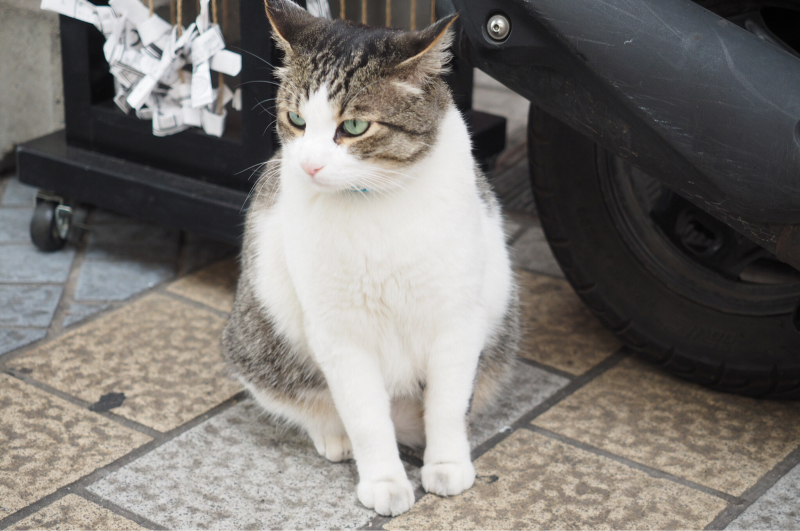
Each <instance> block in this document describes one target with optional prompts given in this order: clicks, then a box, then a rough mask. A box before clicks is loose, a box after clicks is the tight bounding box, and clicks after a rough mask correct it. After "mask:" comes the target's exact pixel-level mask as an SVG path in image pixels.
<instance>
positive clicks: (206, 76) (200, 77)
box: [192, 63, 214, 109]
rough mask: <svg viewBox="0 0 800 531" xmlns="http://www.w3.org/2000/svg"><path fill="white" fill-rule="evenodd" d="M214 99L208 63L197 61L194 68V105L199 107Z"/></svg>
mask: <svg viewBox="0 0 800 531" xmlns="http://www.w3.org/2000/svg"><path fill="white" fill-rule="evenodd" d="M212 101H214V91H213V89H212V87H211V71H210V70H209V69H208V63H195V64H194V68H193V69H192V107H194V108H195V109H197V108H198V107H203V106H205V105H208V104H209V103H211V102H212Z"/></svg>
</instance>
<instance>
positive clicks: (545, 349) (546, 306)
mask: <svg viewBox="0 0 800 531" xmlns="http://www.w3.org/2000/svg"><path fill="white" fill-rule="evenodd" d="M517 278H518V279H519V284H520V288H521V290H520V298H521V301H522V316H523V321H522V323H523V326H524V327H525V335H524V338H523V341H522V344H521V346H520V355H521V356H523V357H526V358H529V359H532V360H534V361H538V362H539V363H543V364H545V365H548V366H550V367H554V368H556V369H560V370H562V371H564V372H567V373H570V374H575V375H579V374H583V373H585V372H586V371H588V370H589V369H591V368H592V367H594V366H595V365H597V364H598V363H600V362H601V361H603V360H604V359H606V358H607V357H608V356H610V355H611V354H613V353H614V352H616V351H617V350H619V348H620V346H621V345H620V343H619V342H618V341H617V339H616V338H615V337H614V335H613V334H612V333H611V332H609V331H608V330H607V329H605V328H604V327H603V325H601V324H600V323H599V322H598V321H597V319H596V318H595V317H594V315H592V313H591V312H590V311H589V310H588V309H587V308H586V306H585V305H584V304H583V302H581V300H580V299H579V298H578V296H577V295H576V294H575V292H574V291H572V288H571V287H570V285H569V284H568V283H567V281H566V280H562V279H559V278H553V277H549V276H545V275H538V274H536V273H529V272H527V271H522V270H517Z"/></svg>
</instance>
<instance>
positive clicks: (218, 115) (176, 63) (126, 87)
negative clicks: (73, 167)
mask: <svg viewBox="0 0 800 531" xmlns="http://www.w3.org/2000/svg"><path fill="white" fill-rule="evenodd" d="M200 2H201V3H200V5H201V9H200V14H199V15H198V17H197V20H196V21H195V22H193V23H192V24H191V25H189V27H188V28H185V29H184V28H180V30H179V28H178V26H177V25H176V26H172V25H171V24H170V23H169V22H167V21H165V20H164V19H162V18H161V17H159V16H158V15H155V14H153V15H150V9H149V8H148V7H147V6H145V5H144V4H143V3H142V2H140V0H110V2H109V4H110V5H109V6H96V5H94V4H92V3H91V2H89V1H87V0H41V6H40V7H41V9H45V10H48V11H55V12H56V13H59V14H61V15H65V16H68V17H71V18H74V19H77V20H81V21H83V22H88V23H89V24H92V25H94V26H95V27H96V28H97V29H98V30H100V31H101V32H102V33H103V36H104V37H105V39H106V42H105V44H104V46H103V54H104V55H105V58H106V61H108V65H109V71H110V73H111V75H112V76H113V77H114V88H115V91H116V94H115V96H114V103H116V104H117V106H118V107H119V108H120V109H121V110H122V111H123V112H125V113H126V114H127V113H130V112H132V111H134V112H135V113H136V116H137V117H139V118H140V119H144V120H151V121H152V124H153V134H154V135H156V136H166V135H172V134H175V133H179V132H181V131H184V130H186V129H187V128H189V127H198V128H202V129H203V130H204V131H205V132H206V134H209V135H213V136H222V134H223V133H224V132H225V118H226V117H227V111H226V110H225V106H226V105H227V104H228V103H230V102H233V103H232V106H233V108H234V109H236V110H241V99H242V98H241V92H240V90H239V89H237V90H236V92H235V93H234V92H232V91H231V89H230V88H229V87H228V86H227V85H225V84H224V83H222V84H221V85H220V87H219V88H218V89H215V88H213V86H212V83H211V71H212V70H213V71H215V72H220V73H222V74H225V75H228V76H236V75H238V74H239V72H240V71H241V69H242V57H241V55H239V54H238V53H235V52H232V51H230V50H227V49H225V40H224V38H223V36H222V31H221V30H220V27H219V25H218V24H211V23H210V21H209V2H210V0H200Z"/></svg>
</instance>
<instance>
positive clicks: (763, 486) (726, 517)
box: [705, 446, 800, 530]
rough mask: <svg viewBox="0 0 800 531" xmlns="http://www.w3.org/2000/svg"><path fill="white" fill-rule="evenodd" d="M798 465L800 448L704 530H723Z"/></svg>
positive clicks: (765, 475)
mask: <svg viewBox="0 0 800 531" xmlns="http://www.w3.org/2000/svg"><path fill="white" fill-rule="evenodd" d="M798 464H800V446H798V447H797V448H795V449H794V450H792V451H791V452H790V453H789V455H787V456H786V457H785V458H783V460H781V462H780V463H778V464H777V465H775V466H774V467H773V468H772V470H770V471H769V472H767V473H766V474H764V475H763V476H762V477H761V478H760V479H759V480H758V481H756V483H755V484H754V485H753V486H752V487H750V488H749V489H747V490H746V491H745V493H744V494H742V496H741V498H742V500H741V502H740V503H738V504H731V505H729V506H728V507H726V508H725V509H724V510H723V511H722V512H721V513H719V514H718V515H717V517H716V518H714V520H712V521H711V523H710V524H708V525H707V526H706V527H705V529H709V530H716V529H725V528H726V527H727V526H728V525H730V523H731V522H733V521H734V520H736V519H737V518H738V517H739V516H741V515H742V513H744V512H745V511H746V510H747V509H748V508H749V507H750V506H751V505H753V504H754V503H755V502H756V501H758V500H759V499H760V498H761V496H763V495H764V494H765V493H766V492H767V491H768V490H769V489H770V488H772V487H773V486H774V485H775V483H777V482H778V481H779V480H780V479H781V478H782V477H783V476H785V475H786V474H788V473H789V472H790V471H791V470H792V469H793V468H794V467H795V466H797V465H798Z"/></svg>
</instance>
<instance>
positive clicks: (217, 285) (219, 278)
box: [167, 258, 239, 312]
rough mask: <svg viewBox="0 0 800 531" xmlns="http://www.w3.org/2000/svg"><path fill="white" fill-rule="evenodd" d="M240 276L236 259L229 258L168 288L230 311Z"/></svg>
mask: <svg viewBox="0 0 800 531" xmlns="http://www.w3.org/2000/svg"><path fill="white" fill-rule="evenodd" d="M238 278H239V269H238V267H237V265H236V260H235V259H234V258H229V259H227V260H222V261H220V262H217V263H216V264H213V265H210V266H208V267H206V268H204V269H201V270H200V271H198V272H197V273H193V274H191V275H188V276H186V277H184V278H182V279H180V280H178V281H176V282H173V283H172V284H170V286H169V287H168V288H167V289H168V290H169V291H171V292H173V293H177V294H178V295H181V296H183V297H186V298H187V299H192V300H195V301H197V302H201V303H203V304H205V305H207V306H210V307H212V308H214V309H217V310H219V311H221V312H230V311H231V310H232V309H233V296H234V293H235V292H236V281H237V279H238Z"/></svg>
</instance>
